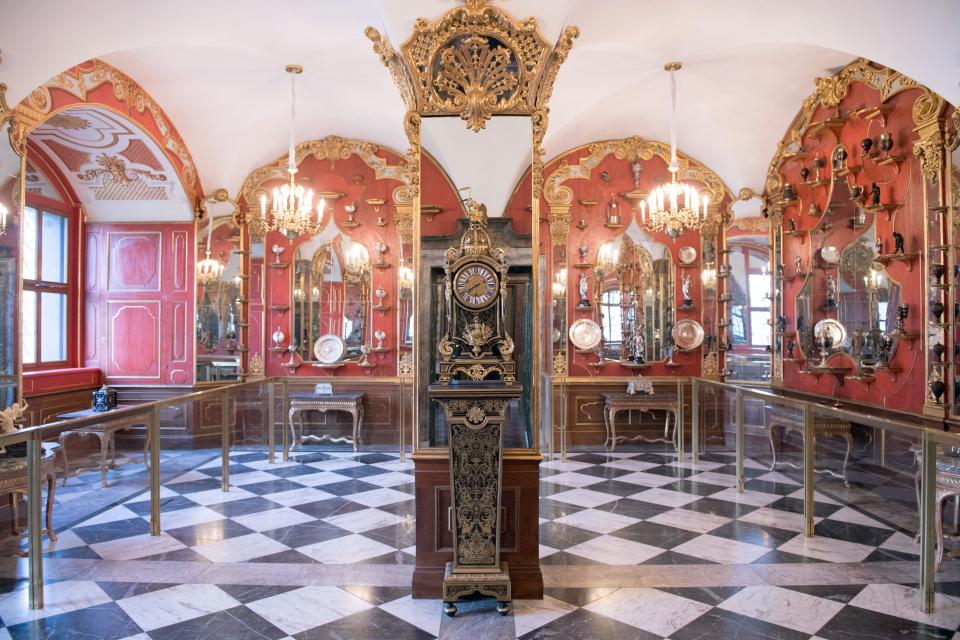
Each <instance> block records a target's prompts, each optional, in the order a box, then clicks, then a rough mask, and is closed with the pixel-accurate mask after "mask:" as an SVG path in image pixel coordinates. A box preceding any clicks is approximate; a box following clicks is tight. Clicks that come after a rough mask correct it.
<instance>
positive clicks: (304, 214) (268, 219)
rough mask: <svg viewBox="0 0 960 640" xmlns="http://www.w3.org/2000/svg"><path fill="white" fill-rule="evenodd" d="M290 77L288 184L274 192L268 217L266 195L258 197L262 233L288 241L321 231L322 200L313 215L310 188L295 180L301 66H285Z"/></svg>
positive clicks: (324, 204)
mask: <svg viewBox="0 0 960 640" xmlns="http://www.w3.org/2000/svg"><path fill="white" fill-rule="evenodd" d="M286 71H287V73H289V74H290V152H289V157H288V160H287V172H288V173H289V174H290V184H285V185H283V186H282V187H280V188H274V189H273V203H272V204H271V206H270V215H269V216H268V215H267V195H266V194H261V195H260V224H259V225H258V226H259V227H261V228H262V229H263V230H264V231H279V232H280V233H282V234H284V235H286V236H287V237H288V238H290V239H291V240H292V239H293V238H295V237H297V236H299V235H308V236H309V235H313V234H315V233H316V232H317V231H319V230H320V226H321V223H322V222H323V209H324V207H325V206H326V203H325V202H324V201H323V199H322V198H321V199H320V202H319V203H318V204H317V215H316V219H315V220H314V216H313V189H309V190H307V189H304V188H303V185H298V184H297V183H296V181H295V180H294V178H295V176H296V173H297V158H296V143H295V139H294V136H295V135H296V122H297V90H296V79H297V75H299V74H301V73H303V67H301V66H300V65H297V64H290V65H287V66H286Z"/></svg>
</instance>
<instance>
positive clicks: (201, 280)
mask: <svg viewBox="0 0 960 640" xmlns="http://www.w3.org/2000/svg"><path fill="white" fill-rule="evenodd" d="M207 218H208V219H209V221H210V224H209V225H208V226H207V257H206V258H204V259H203V260H201V261H200V262H198V263H197V284H210V283H212V282H216V281H217V280H219V279H220V276H221V275H223V264H221V262H220V261H219V260H217V259H216V258H211V257H210V249H212V248H213V216H212V215H210V214H207Z"/></svg>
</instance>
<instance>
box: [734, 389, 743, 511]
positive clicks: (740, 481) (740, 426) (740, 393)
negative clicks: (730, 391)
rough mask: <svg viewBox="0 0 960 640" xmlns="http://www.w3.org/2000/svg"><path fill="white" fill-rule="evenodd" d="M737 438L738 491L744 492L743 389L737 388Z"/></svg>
mask: <svg viewBox="0 0 960 640" xmlns="http://www.w3.org/2000/svg"><path fill="white" fill-rule="evenodd" d="M735 416H736V420H737V422H736V427H737V433H736V439H737V443H736V445H737V491H738V492H740V493H743V488H744V487H743V485H744V478H743V390H741V389H737V407H736V411H735Z"/></svg>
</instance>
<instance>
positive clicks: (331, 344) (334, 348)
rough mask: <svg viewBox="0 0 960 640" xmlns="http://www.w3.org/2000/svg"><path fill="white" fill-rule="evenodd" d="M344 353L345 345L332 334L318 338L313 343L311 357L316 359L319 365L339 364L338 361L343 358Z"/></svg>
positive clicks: (341, 339)
mask: <svg viewBox="0 0 960 640" xmlns="http://www.w3.org/2000/svg"><path fill="white" fill-rule="evenodd" d="M346 352H347V343H345V342H344V341H343V338H341V337H340V336H338V335H336V334H334V333H328V334H327V335H324V336H320V337H319V338H317V341H316V342H314V343H313V355H314V356H316V357H317V362H319V363H320V364H333V363H335V362H340V359H341V358H343V354H345V353H346Z"/></svg>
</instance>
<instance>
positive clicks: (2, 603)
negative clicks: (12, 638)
mask: <svg viewBox="0 0 960 640" xmlns="http://www.w3.org/2000/svg"><path fill="white" fill-rule="evenodd" d="M28 595H29V594H28V591H27V589H26V588H23V589H18V590H16V591H12V592H10V593H5V594H3V595H2V596H0V620H2V621H3V624H4V625H5V626H8V627H11V626H13V625H16V624H20V623H21V622H26V621H28V620H37V619H40V618H46V617H50V616H56V615H59V614H62V613H68V612H70V611H76V610H78V609H84V608H86V607H93V606H96V605H99V604H105V603H107V602H111V601H112V599H111V598H110V596H108V595H107V594H106V592H104V590H103V589H101V588H100V587H99V586H98V585H97V583H95V582H88V581H82V580H64V581H63V582H55V583H52V584H47V585H45V586H44V593H43V595H44V608H43V609H39V610H37V609H31V608H30V604H29V600H28Z"/></svg>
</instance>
